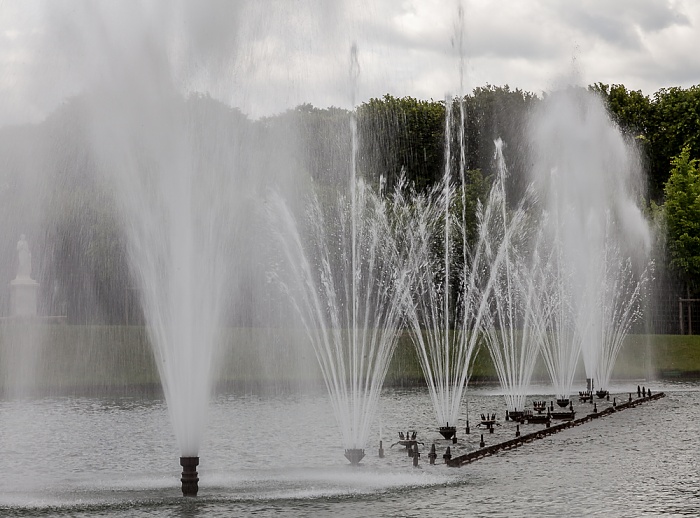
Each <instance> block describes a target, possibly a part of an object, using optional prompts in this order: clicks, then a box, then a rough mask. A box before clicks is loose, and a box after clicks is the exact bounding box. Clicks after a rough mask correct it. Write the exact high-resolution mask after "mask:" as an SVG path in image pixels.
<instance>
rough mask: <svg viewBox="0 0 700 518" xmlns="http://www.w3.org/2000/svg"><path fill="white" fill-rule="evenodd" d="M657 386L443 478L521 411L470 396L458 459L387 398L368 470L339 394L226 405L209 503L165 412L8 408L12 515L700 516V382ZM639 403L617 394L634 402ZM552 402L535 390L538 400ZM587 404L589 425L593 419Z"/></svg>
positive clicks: (403, 394) (34, 404)
mask: <svg viewBox="0 0 700 518" xmlns="http://www.w3.org/2000/svg"><path fill="white" fill-rule="evenodd" d="M649 386H650V387H651V389H652V390H654V391H655V392H656V391H659V390H664V391H665V392H666V394H667V397H666V398H664V399H662V400H659V401H655V402H652V403H648V404H645V405H642V406H639V407H637V408H634V409H629V410H625V411H624V412H619V413H617V414H615V415H613V416H611V417H606V418H602V419H598V420H596V421H593V422H591V423H588V424H585V425H583V426H579V427H576V428H573V429H570V430H566V431H564V432H562V433H559V434H556V435H553V436H551V437H549V438H547V439H543V440H540V441H537V442H534V443H530V444H527V445H525V446H523V447H521V448H519V449H516V450H511V451H508V452H503V453H501V454H499V455H496V456H493V457H489V458H485V459H482V460H480V461H478V462H475V463H473V464H470V465H468V466H465V467H462V468H447V467H446V466H445V465H444V464H437V465H435V466H430V465H429V464H428V459H427V450H428V448H429V446H430V444H432V443H435V444H436V446H437V448H438V455H439V460H441V456H442V453H443V452H444V449H445V447H446V446H448V445H449V446H451V447H452V448H453V452H455V449H456V452H455V454H459V453H463V452H466V451H470V450H472V449H474V448H476V447H477V446H478V442H479V438H480V437H479V433H480V432H479V431H478V430H475V429H474V426H475V424H476V423H477V420H476V418H477V415H479V414H480V413H482V412H483V413H486V412H496V413H497V414H498V416H499V418H500V417H502V416H503V413H504V411H505V406H504V402H503V397H502V396H500V395H499V393H498V389H497V388H493V389H488V388H478V389H473V390H470V392H469V413H470V424H471V428H472V433H471V434H470V435H465V434H464V424H465V422H464V420H462V421H460V423H458V425H459V429H458V431H459V432H460V433H459V443H458V444H457V445H456V447H455V446H453V445H452V444H451V443H448V442H447V441H444V440H443V439H442V438H441V437H440V435H439V434H438V433H437V430H436V424H435V422H434V417H433V413H432V406H431V404H430V400H429V397H428V394H427V390H424V389H412V390H386V391H385V392H384V394H383V398H382V401H381V408H380V413H379V415H378V417H377V420H376V423H375V430H374V432H373V435H372V437H373V439H372V441H371V444H370V445H369V446H368V448H367V457H366V458H365V460H364V461H363V463H362V465H361V466H360V467H355V468H353V467H351V466H349V465H348V464H347V461H346V460H345V459H344V457H343V448H342V445H341V444H340V440H339V436H338V433H337V430H336V425H335V421H334V419H333V417H332V415H331V413H330V407H329V404H328V402H327V398H326V397H325V395H323V394H318V395H313V396H309V395H306V396H298V395H297V396H291V395H286V396H278V397H262V396H253V395H227V396H221V397H219V398H217V399H216V401H215V402H214V403H213V405H212V411H211V413H210V420H209V423H208V424H207V428H208V431H207V434H206V440H205V443H204V444H203V445H202V449H201V451H200V457H201V465H200V468H199V473H200V492H199V494H200V496H199V497H197V498H196V499H184V498H182V497H181V496H180V490H179V470H180V466H179V465H178V454H177V447H176V445H175V439H174V437H173V434H172V431H171V429H170V423H169V419H168V414H167V408H166V407H165V404H164V403H163V401H161V400H151V399H146V400H144V399H134V398H130V399H107V398H60V399H57V398H46V399H32V400H23V401H0V446H1V448H2V455H0V515H2V516H58V515H66V516H183V517H185V516H207V517H208V516H233V515H255V516H273V515H274V516H278V515H288V516H308V515H318V516H324V515H325V516H328V515H330V514H333V515H334V516H336V517H342V516H443V515H449V516H457V515H459V516H488V517H499V516H659V515H665V516H700V462H699V461H698V451H700V450H699V448H698V446H699V443H700V440H699V439H698V431H699V430H700V383H684V384H669V383H665V384H664V383H660V382H657V383H651V384H650V385H649ZM632 390H634V391H635V392H636V384H634V385H632V384H627V385H619V386H617V387H613V392H615V393H619V394H624V397H625V398H626V397H627V393H628V392H630V391H632ZM548 392H549V391H548V389H547V388H546V387H535V388H534V389H533V398H532V399H545V398H547V399H548V398H549V396H547V395H546V394H548ZM543 394H545V395H543ZM608 404H610V403H605V402H601V405H600V406H601V407H603V406H605V405H608ZM575 406H576V409H577V410H578V411H579V415H581V414H582V413H586V412H587V411H589V410H590V405H586V404H578V405H576V402H575ZM599 409H600V407H599ZM541 426H543V425H525V426H524V427H523V428H522V431H523V432H527V431H530V430H532V429H535V427H541ZM407 429H416V430H418V438H419V440H422V441H424V442H425V447H424V448H423V449H422V450H421V451H422V457H421V459H420V468H419V469H415V468H413V467H412V464H411V459H409V458H408V457H407V455H406V453H405V451H404V450H403V449H402V448H401V447H399V446H395V447H393V448H390V445H391V443H393V442H395V441H396V440H397V439H398V432H399V430H407ZM380 436H381V438H382V439H383V440H384V447H385V449H386V458H384V459H379V458H378V457H377V448H378V443H379V439H380ZM513 436H514V425H512V424H511V423H506V422H502V421H501V426H500V427H498V428H497V429H496V432H495V433H494V434H493V435H490V434H486V435H485V440H486V442H487V444H493V443H495V442H499V441H501V440H505V439H507V438H511V437H513Z"/></svg>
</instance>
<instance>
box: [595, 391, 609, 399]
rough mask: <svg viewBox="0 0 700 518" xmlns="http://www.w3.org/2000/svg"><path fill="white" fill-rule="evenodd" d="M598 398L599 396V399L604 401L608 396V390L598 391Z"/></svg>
mask: <svg viewBox="0 0 700 518" xmlns="http://www.w3.org/2000/svg"><path fill="white" fill-rule="evenodd" d="M595 395H596V396H598V399H603V398H606V397H607V396H608V391H607V390H596V393H595Z"/></svg>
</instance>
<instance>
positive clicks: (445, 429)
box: [440, 426, 457, 440]
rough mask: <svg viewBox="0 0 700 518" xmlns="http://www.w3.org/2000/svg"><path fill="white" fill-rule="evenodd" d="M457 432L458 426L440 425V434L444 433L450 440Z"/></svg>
mask: <svg viewBox="0 0 700 518" xmlns="http://www.w3.org/2000/svg"><path fill="white" fill-rule="evenodd" d="M456 433H457V428H456V427H454V426H441V427H440V435H442V436H443V437H444V438H445V439H447V440H450V439H452V437H454V435H455V434H456Z"/></svg>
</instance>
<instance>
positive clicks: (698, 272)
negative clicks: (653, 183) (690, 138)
mask: <svg viewBox="0 0 700 518" xmlns="http://www.w3.org/2000/svg"><path fill="white" fill-rule="evenodd" d="M671 165H672V166H673V167H672V169H671V176H670V177H669V179H668V182H667V183H666V204H665V212H666V225H667V228H668V248H669V252H670V256H671V267H672V268H673V269H674V270H675V271H676V272H677V273H678V274H679V275H680V277H681V278H682V279H683V280H684V281H685V283H686V287H687V289H688V291H690V290H695V289H697V281H698V279H700V170H699V169H698V160H697V159H692V158H690V147H689V146H685V147H684V148H683V150H682V151H681V153H680V155H678V156H676V157H674V158H673V160H672V161H671Z"/></svg>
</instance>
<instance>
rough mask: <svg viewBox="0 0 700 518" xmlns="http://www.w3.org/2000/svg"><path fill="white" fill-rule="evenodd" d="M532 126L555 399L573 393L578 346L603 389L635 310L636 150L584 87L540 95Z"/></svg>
mask: <svg viewBox="0 0 700 518" xmlns="http://www.w3.org/2000/svg"><path fill="white" fill-rule="evenodd" d="M528 132H529V133H528V134H529V137H530V143H531V149H532V156H531V159H532V173H533V181H534V185H535V190H536V192H537V193H538V196H539V198H540V200H541V203H542V204H543V207H544V210H545V212H546V214H547V217H546V218H544V219H543V221H545V226H544V231H545V233H546V238H547V240H548V242H549V244H550V247H551V248H550V250H551V261H552V265H551V267H550V275H552V290H551V291H550V295H549V297H550V301H551V303H553V304H555V306H554V307H555V308H556V309H555V311H553V312H552V320H551V324H550V328H551V329H552V330H553V331H554V332H555V334H554V335H550V336H549V338H548V339H547V340H546V342H545V347H544V354H545V361H546V364H547V367H548V368H549V370H550V374H551V375H552V379H553V381H554V383H555V386H556V390H557V398H562V399H566V398H568V397H569V394H570V391H571V384H572V383H573V377H574V371H575V368H576V361H577V357H578V351H579V350H580V351H581V354H582V356H583V361H584V366H585V370H586V377H587V378H588V379H589V380H590V382H589V383H591V384H593V385H594V386H595V387H597V388H598V389H599V390H600V391H602V392H605V391H606V390H607V388H608V384H609V382H610V376H611V375H612V369H613V367H614V364H615V360H616V358H617V355H618V353H619V351H620V348H621V346H622V342H623V340H624V337H625V335H626V334H627V332H628V331H629V330H630V328H631V326H632V324H633V323H634V322H635V321H636V320H638V319H639V318H640V317H641V310H640V308H641V301H642V297H643V295H644V288H645V284H646V280H647V271H648V267H649V251H650V244H651V232H650V229H649V225H648V223H647V221H646V220H645V218H644V217H643V215H642V212H641V210H640V208H639V206H638V200H639V199H641V192H642V187H641V186H642V178H641V166H640V161H639V157H638V152H637V150H636V148H635V146H634V144H633V143H631V142H629V141H628V140H626V139H625V137H623V135H622V134H621V132H620V130H619V128H618V127H617V126H616V124H615V123H613V121H612V120H611V119H610V116H609V114H608V113H607V111H606V109H605V106H604V104H603V101H602V100H601V99H600V98H599V97H598V96H596V95H595V94H593V93H591V92H588V91H586V90H584V89H582V88H569V89H566V90H562V91H558V92H554V93H552V94H551V95H549V96H548V97H547V98H546V99H544V100H543V102H542V103H541V104H540V106H539V107H538V109H537V110H536V111H535V112H534V113H533V114H532V115H531V118H530V123H529V128H528Z"/></svg>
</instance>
